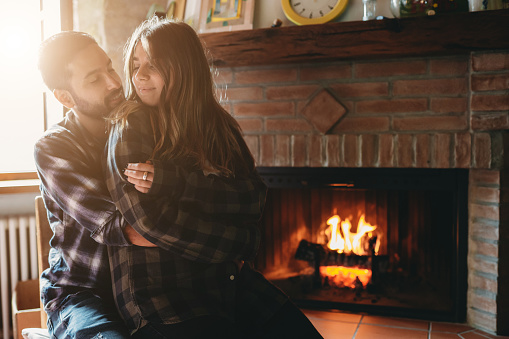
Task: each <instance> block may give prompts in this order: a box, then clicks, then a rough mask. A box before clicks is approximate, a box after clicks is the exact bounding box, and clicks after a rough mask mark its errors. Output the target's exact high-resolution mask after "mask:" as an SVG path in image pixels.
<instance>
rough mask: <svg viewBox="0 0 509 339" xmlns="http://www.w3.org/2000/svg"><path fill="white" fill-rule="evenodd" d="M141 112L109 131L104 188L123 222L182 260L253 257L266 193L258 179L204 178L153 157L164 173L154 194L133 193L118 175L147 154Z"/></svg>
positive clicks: (149, 144) (149, 139)
mask: <svg viewBox="0 0 509 339" xmlns="http://www.w3.org/2000/svg"><path fill="white" fill-rule="evenodd" d="M147 115H148V113H147ZM147 115H145V116H144V115H143V114H139V113H134V114H131V115H130V116H129V121H128V126H127V127H126V128H124V129H123V130H122V131H120V130H119V127H118V125H117V126H115V127H114V130H113V131H112V133H110V139H109V145H108V157H107V166H106V169H107V174H106V176H107V186H108V189H109V190H110V194H111V195H112V198H113V201H114V202H115V204H116V205H117V207H118V208H119V209H120V211H121V212H122V214H123V215H124V217H125V218H126V219H127V221H128V223H129V224H131V225H132V226H133V228H134V229H135V230H136V231H137V232H138V233H139V234H141V235H142V236H143V237H145V238H146V239H147V240H149V241H151V242H152V243H154V244H156V245H157V246H159V247H161V248H163V249H166V250H169V251H172V252H174V253H176V254H178V255H181V256H183V257H184V258H187V259H191V260H197V261H202V262H212V263H217V262H224V261H231V260H236V259H238V260H251V259H253V258H254V256H255V254H256V251H257V250H258V246H259V243H260V234H259V230H258V221H259V219H260V216H261V212H262V209H263V203H264V201H265V193H266V188H265V186H264V185H263V184H262V183H261V181H260V182H256V181H253V180H252V178H249V179H244V180H240V179H233V178H222V177H218V176H214V175H209V176H205V175H203V173H202V172H201V171H192V170H191V171H187V170H186V169H185V168H184V167H183V166H181V164H177V163H176V162H174V161H171V160H170V161H165V162H159V161H157V160H153V162H154V165H155V168H156V172H157V171H158V169H159V168H162V170H163V173H164V174H163V175H162V176H160V177H158V175H157V173H156V175H155V180H160V181H159V182H158V183H159V184H160V185H161V186H160V189H159V191H158V192H159V193H160V194H157V195H154V194H153V192H151V194H142V193H139V192H138V191H137V190H136V189H135V188H134V187H133V186H132V185H131V184H130V183H128V182H127V181H126V180H125V179H124V178H123V176H122V174H121V172H120V170H119V169H121V168H125V166H126V165H127V163H129V162H144V161H146V160H147V159H149V158H150V157H151V155H152V150H153V147H154V137H153V133H152V129H151V127H150V122H149V121H148V120H149V119H148V118H147ZM158 178H160V179H158Z"/></svg>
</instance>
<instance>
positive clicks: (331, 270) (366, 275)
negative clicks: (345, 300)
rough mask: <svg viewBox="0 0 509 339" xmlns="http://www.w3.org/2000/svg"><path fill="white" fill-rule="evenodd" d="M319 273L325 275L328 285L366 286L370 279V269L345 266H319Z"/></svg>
mask: <svg viewBox="0 0 509 339" xmlns="http://www.w3.org/2000/svg"><path fill="white" fill-rule="evenodd" d="M320 274H321V276H322V277H327V279H328V281H329V285H333V286H337V287H350V288H357V287H361V286H359V284H362V287H364V286H366V285H367V284H368V283H369V281H370V280H371V270H369V269H367V268H358V267H345V266H321V267H320Z"/></svg>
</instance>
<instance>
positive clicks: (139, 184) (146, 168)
mask: <svg viewBox="0 0 509 339" xmlns="http://www.w3.org/2000/svg"><path fill="white" fill-rule="evenodd" d="M124 175H125V176H126V177H127V181H129V182H130V183H131V184H134V188H136V189H137V190H138V191H140V192H141V193H147V192H148V191H149V189H150V187H151V186H152V181H154V165H152V163H151V162H150V161H147V162H146V163H136V164H128V165H127V169H126V170H125V171H124Z"/></svg>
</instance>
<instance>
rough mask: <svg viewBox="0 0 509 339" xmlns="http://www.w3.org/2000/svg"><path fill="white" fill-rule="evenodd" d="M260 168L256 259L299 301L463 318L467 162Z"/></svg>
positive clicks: (330, 306)
mask: <svg viewBox="0 0 509 339" xmlns="http://www.w3.org/2000/svg"><path fill="white" fill-rule="evenodd" d="M258 169H259V172H260V174H261V175H262V177H263V179H264V181H265V182H266V183H267V186H268V187H269V193H268V197H267V203H266V208H265V212H264V216H263V219H262V236H263V238H262V239H263V240H262V247H261V250H260V253H259V255H258V257H257V261H256V266H257V268H258V269H259V270H260V271H261V272H262V273H264V274H265V276H266V277H267V278H269V280H271V281H273V282H274V283H275V284H276V285H278V286H279V287H280V288H281V289H282V290H284V291H285V292H286V293H287V294H288V295H289V296H290V297H291V298H292V300H293V301H295V302H296V303H297V304H298V305H299V306H302V307H308V308H317V309H340V310H351V311H357V312H367V313H372V314H384V315H393V316H406V317H413V318H423V319H424V318H425V319H430V320H444V321H465V316H466V290H467V229H468V226H467V196H468V193H467V192H468V170H463V169H401V168H323V167H322V168H297V167H291V168H289V167H259V168H258Z"/></svg>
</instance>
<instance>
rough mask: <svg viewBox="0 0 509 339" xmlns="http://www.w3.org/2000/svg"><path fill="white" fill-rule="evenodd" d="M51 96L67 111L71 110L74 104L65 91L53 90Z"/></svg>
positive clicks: (69, 94)
mask: <svg viewBox="0 0 509 339" xmlns="http://www.w3.org/2000/svg"><path fill="white" fill-rule="evenodd" d="M53 95H54V96H55V98H56V99H57V100H58V101H59V102H60V103H61V104H62V105H64V106H65V107H67V108H69V109H71V108H73V107H74V105H75V104H76V103H75V102H74V98H73V97H72V95H71V93H69V91H67V90H65V89H55V90H53Z"/></svg>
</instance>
